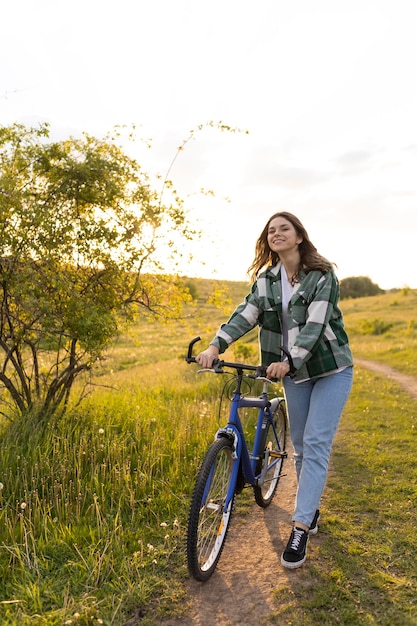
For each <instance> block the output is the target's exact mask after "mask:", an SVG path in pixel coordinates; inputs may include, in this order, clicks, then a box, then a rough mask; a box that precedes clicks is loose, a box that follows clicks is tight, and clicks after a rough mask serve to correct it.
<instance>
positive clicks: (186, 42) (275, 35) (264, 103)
mask: <svg viewBox="0 0 417 626" xmlns="http://www.w3.org/2000/svg"><path fill="white" fill-rule="evenodd" d="M416 17H417V3H416V2H415V0H393V1H391V0H346V1H345V0H343V1H339V0H314V1H313V0H257V2H254V1H253V0H251V1H249V0H210V2H208V1H203V0H147V1H144V0H118V1H117V2H115V1H113V2H109V1H107V0H72V1H71V2H68V1H66V0H36V2H35V1H34V0H14V2H11V1H10V2H8V6H7V7H3V8H2V36H1V39H0V55H1V56H0V58H1V71H0V123H1V124H9V123H12V122H15V121H18V122H23V123H25V124H34V123H37V122H39V121H48V122H50V124H51V128H52V131H53V134H54V137H59V138H66V137H68V135H70V134H73V135H76V134H79V133H80V132H81V131H87V132H89V133H90V134H96V135H102V134H104V133H105V132H106V131H109V130H111V129H112V128H113V126H115V125H116V124H136V125H137V127H138V136H139V137H142V138H151V139H152V145H153V149H152V150H151V151H145V150H144V149H142V148H139V147H138V156H139V158H140V161H141V165H142V167H143V169H145V170H147V171H151V172H155V173H157V172H160V173H162V174H163V173H165V172H166V170H167V168H168V167H169V163H170V162H171V160H172V158H173V156H174V155H175V153H176V149H177V147H178V146H179V145H180V144H181V142H182V141H183V140H184V139H185V138H186V137H187V136H188V132H189V131H190V130H191V129H193V128H196V127H197V126H198V125H199V124H204V123H205V122H208V121H210V120H212V121H214V122H217V121H220V120H221V121H223V122H224V123H226V124H229V125H230V126H233V127H239V128H241V129H246V130H248V131H249V134H248V135H246V134H244V133H237V134H231V133H220V132H219V131H216V130H213V129H206V130H203V131H202V132H201V133H198V135H197V136H196V139H195V140H194V141H192V142H190V143H189V144H188V145H187V147H186V149H185V150H184V152H183V153H181V154H180V155H179V157H178V159H177V160H176V162H175V165H174V167H173V169H172V171H171V178H172V179H173V180H174V181H175V183H176V184H177V187H178V191H179V192H180V195H182V196H183V197H186V196H190V201H189V202H190V207H193V214H192V215H193V216H195V219H196V220H198V223H199V224H200V226H201V227H202V228H203V233H204V234H203V239H202V242H201V243H200V244H199V246H198V248H197V249H196V257H197V259H200V260H204V261H205V266H203V267H202V266H200V265H198V264H196V265H195V266H188V267H187V269H186V271H185V273H187V274H189V275H190V274H192V275H201V276H205V277H208V276H214V277H216V278H226V279H232V280H245V279H246V270H247V267H248V265H249V264H250V263H251V261H252V258H253V253H254V245H255V240H256V238H257V237H258V235H259V234H260V232H261V230H262V229H263V227H264V225H265V223H266V221H267V219H268V218H269V217H270V215H271V214H272V213H274V212H276V211H278V210H287V211H292V212H293V213H295V214H296V215H298V216H299V217H300V218H301V220H302V221H303V222H304V224H305V226H306V227H307V230H308V231H309V234H310V237H311V239H312V241H313V243H314V244H315V245H316V246H317V248H318V250H319V252H321V254H323V255H324V256H327V257H328V258H329V259H330V260H332V261H334V262H335V263H337V266H338V275H339V277H340V278H344V277H346V276H359V275H360V276H369V277H370V278H371V279H372V280H373V281H374V282H376V283H378V284H379V285H380V286H381V287H383V288H385V289H389V288H391V287H402V286H405V285H408V286H410V287H414V288H416V287H417V276H416V267H417V263H416V260H415V251H416V249H417V241H416V235H417V114H416V111H417V80H416V60H417V37H416V23H417V20H416ZM201 187H204V188H206V189H213V190H214V191H215V194H216V195H215V197H214V198H208V199H200V197H199V196H198V195H195V193H196V192H197V191H198V190H199V189H200V188H201ZM226 197H227V198H229V199H230V201H226V200H225V199H224V198H226Z"/></svg>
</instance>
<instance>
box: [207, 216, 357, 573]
mask: <svg viewBox="0 0 417 626" xmlns="http://www.w3.org/2000/svg"><path fill="white" fill-rule="evenodd" d="M261 270H263V271H261ZM249 272H250V274H251V278H252V290H251V293H250V294H249V295H248V296H247V297H246V298H245V301H244V302H243V303H242V304H240V305H239V306H238V307H237V308H236V310H235V311H234V313H233V314H232V316H231V317H230V319H229V321H228V322H227V323H226V324H223V325H222V326H221V327H220V329H219V331H218V333H217V335H216V336H215V338H214V339H213V341H212V342H211V343H210V345H209V347H208V348H207V349H206V350H204V351H203V352H201V353H200V354H199V355H198V356H197V357H196V360H197V362H198V363H200V365H202V367H211V365H212V363H213V359H215V358H217V357H218V356H219V354H220V353H222V352H224V351H225V350H226V348H227V347H228V346H229V345H230V344H231V343H232V342H234V341H236V340H237V339H239V338H240V337H242V335H244V334H245V333H247V332H248V331H249V330H251V329H252V328H254V327H255V326H256V325H259V327H260V346H261V354H262V363H263V364H264V365H267V366H268V367H267V376H268V377H269V378H271V379H283V386H284V391H285V397H286V402H287V410H288V417H289V423H290V432H291V439H292V443H293V446H294V461H295V468H296V473H297V480H298V488H297V495H296V501H295V508H294V513H293V518H292V519H293V529H292V532H291V535H290V538H289V541H288V544H287V546H286V548H285V550H284V552H283V554H282V556H281V563H282V565H283V566H284V567H288V568H291V569H293V568H296V567H299V566H300V565H302V564H303V563H304V561H305V559H306V554H307V543H308V538H309V534H314V533H316V532H317V530H318V521H319V506H320V498H321V495H322V493H323V490H324V486H325V483H326V477H327V470H328V463H329V457H330V452H331V447H332V443H333V439H334V436H335V434H336V430H337V426H338V423H339V420H340V416H341V414H342V411H343V408H344V406H345V404H346V401H347V399H348V396H349V393H350V390H351V387H352V379H353V360H352V353H351V350H350V347H349V343H348V338H347V335H346V331H345V328H344V324H343V317H342V313H341V311H340V309H339V307H338V300H339V284H338V280H337V278H336V275H335V273H334V270H333V266H332V264H331V263H330V262H329V261H328V260H327V259H325V258H324V257H322V256H321V255H320V254H318V252H317V249H316V248H315V247H314V245H313V244H312V242H311V241H310V239H309V236H308V234H307V231H306V230H305V228H304V226H303V225H302V224H301V222H300V220H299V219H298V218H297V217H295V216H294V215H292V214H291V213H287V212H280V213H275V214H274V215H273V216H272V217H271V218H270V219H269V220H268V222H267V224H266V226H265V228H264V229H263V231H262V233H261V235H260V237H259V239H258V240H257V243H256V248H255V259H254V261H253V263H252V265H251V266H250V268H249ZM280 346H284V348H286V349H287V350H288V351H289V352H290V354H291V356H292V359H293V362H294V368H295V376H294V378H290V377H288V376H286V374H288V373H289V370H290V366H289V363H288V361H287V360H286V359H285V358H284V359H283V360H282V353H281V351H280Z"/></svg>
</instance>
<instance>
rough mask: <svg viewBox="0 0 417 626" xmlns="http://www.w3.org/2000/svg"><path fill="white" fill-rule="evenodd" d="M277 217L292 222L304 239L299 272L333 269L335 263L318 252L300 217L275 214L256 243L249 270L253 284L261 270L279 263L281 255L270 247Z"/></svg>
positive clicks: (300, 250) (301, 247) (290, 214)
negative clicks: (269, 232)
mask: <svg viewBox="0 0 417 626" xmlns="http://www.w3.org/2000/svg"><path fill="white" fill-rule="evenodd" d="M276 217H283V218H284V219H286V220H288V222H291V224H292V225H293V226H294V228H295V231H296V233H297V235H298V236H299V237H301V238H302V242H301V243H300V244H299V246H298V250H299V252H300V267H299V268H298V271H300V270H301V269H303V270H304V271H305V272H309V271H311V270H321V271H322V272H328V271H329V270H331V269H332V267H333V263H331V262H330V261H328V260H327V259H326V258H325V257H323V256H321V254H319V253H318V252H317V248H316V247H315V246H314V245H313V244H312V242H311V241H310V237H309V236H308V233H307V231H306V229H305V228H304V226H303V225H302V223H301V222H300V220H299V219H298V217H296V216H295V215H293V214H292V213H288V212H287V211H280V212H279V213H274V215H272V216H271V217H270V218H269V220H268V221H267V223H266V225H265V228H264V229H263V231H262V232H261V234H260V235H259V238H258V240H257V242H256V246H255V258H254V260H253V262H252V264H251V265H250V266H249V269H248V274H249V276H250V278H251V281H252V282H255V280H256V277H257V275H258V273H259V272H260V270H261V269H263V268H268V267H273V266H274V265H276V264H277V263H278V261H279V254H278V253H277V252H273V251H272V250H271V248H270V247H269V245H268V230H269V224H270V223H271V221H272V220H273V219H275V218H276ZM297 274H298V272H297ZM294 279H297V275H296V276H294Z"/></svg>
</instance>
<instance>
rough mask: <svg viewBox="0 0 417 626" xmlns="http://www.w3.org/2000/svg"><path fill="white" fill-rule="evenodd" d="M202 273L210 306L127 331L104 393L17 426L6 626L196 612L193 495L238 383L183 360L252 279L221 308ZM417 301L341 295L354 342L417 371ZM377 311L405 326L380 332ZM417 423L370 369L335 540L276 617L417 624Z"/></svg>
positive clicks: (0, 506)
mask: <svg viewBox="0 0 417 626" xmlns="http://www.w3.org/2000/svg"><path fill="white" fill-rule="evenodd" d="M197 284H198V291H199V302H198V307H196V306H189V307H188V308H187V310H186V317H185V318H184V319H183V320H182V321H178V322H177V323H176V324H174V325H171V326H168V325H163V324H155V323H154V324H151V323H148V322H146V323H145V322H143V323H141V324H140V326H138V327H137V328H132V329H130V330H129V332H127V331H126V332H125V333H124V334H122V335H120V337H119V338H118V340H117V341H116V342H115V343H114V345H113V347H112V349H111V350H109V352H108V354H107V355H106V358H105V359H103V361H102V362H101V365H100V367H99V368H98V370H97V373H96V375H95V377H94V379H93V380H92V382H93V383H94V386H93V388H92V389H93V390H92V393H91V395H90V396H89V398H88V399H86V400H85V401H84V403H83V404H81V405H80V406H79V407H78V408H74V409H73V410H72V411H71V412H70V413H69V414H68V415H67V416H66V417H65V418H62V419H59V420H58V419H57V420H55V421H54V422H52V423H50V424H49V425H47V426H46V427H45V428H43V429H40V428H39V427H38V426H37V425H36V424H34V423H31V421H30V419H29V420H28V422H27V423H26V424H24V425H22V424H7V423H3V425H2V432H1V439H0V483H1V484H2V485H3V487H2V489H0V579H1V581H2V584H1V586H0V623H1V624H2V625H4V626H12V625H16V626H17V625H25V624H31V625H38V624H39V625H40V624H42V625H44V624H48V625H51V626H54V625H55V624H56V625H57V626H58V625H62V624H70V623H71V624H74V625H76V624H87V625H90V624H91V625H96V624H100V623H102V624H106V625H107V624H108V625H110V624H112V625H114V626H122V625H123V624H125V623H126V621H127V620H128V618H129V617H130V616H132V615H136V616H141V623H142V624H144V626H146V624H155V623H158V620H159V619H160V618H161V616H163V615H169V614H172V613H174V614H175V613H180V612H181V610H182V600H183V596H184V588H183V582H184V580H185V578H186V576H187V572H186V566H185V556H184V548H183V546H184V535H185V528H186V520H187V513H188V503H189V496H190V493H191V490H192V486H193V480H194V476H195V473H196V471H197V468H198V466H199V463H200V460H201V458H202V455H203V453H204V451H205V449H206V447H207V445H208V443H209V442H210V441H211V439H212V437H213V434H214V432H215V430H216V428H217V426H218V409H219V404H218V398H219V394H220V391H221V387H222V384H223V382H224V380H223V379H221V377H213V376H197V375H196V369H195V368H193V367H189V366H187V365H186V364H185V362H184V356H185V352H186V348H187V343H188V340H189V339H190V338H191V337H192V336H194V335H196V334H197V333H201V335H202V338H203V341H202V346H204V345H205V344H206V343H207V341H208V340H209V339H210V338H211V336H212V335H213V333H214V331H215V330H216V328H217V327H218V325H219V324H220V323H221V322H222V321H223V320H224V319H225V317H227V315H228V314H229V313H230V312H231V311H232V309H233V308H234V306H235V305H236V304H237V303H238V302H239V301H240V300H241V299H242V297H243V296H244V295H245V293H246V290H247V286H246V285H245V284H244V283H236V284H234V283H230V284H228V285H226V286H227V288H228V289H229V291H230V302H229V303H228V304H227V305H226V307H225V308H226V309H227V310H226V311H225V310H223V311H222V310H219V309H217V308H216V307H215V306H214V305H212V304H210V303H209V302H208V298H209V294H210V290H211V289H212V288H213V281H198V283H197ZM214 286H216V285H214ZM416 304H417V294H416V292H413V291H408V292H404V293H402V292H399V293H397V294H386V295H384V296H377V297H375V298H365V299H361V300H351V301H350V300H349V301H346V302H344V303H343V302H342V307H343V310H344V313H345V319H346V324H347V327H348V329H349V333H350V336H351V340H352V346H353V350H354V353H355V354H356V355H357V356H361V357H362V358H369V359H375V360H380V361H384V362H387V363H388V364H390V365H391V366H393V367H396V368H397V369H400V370H402V371H404V372H406V373H408V374H414V375H415V374H417V372H416V368H417V365H416V363H417V359H416V358H415V356H416V328H415V322H414V319H415V313H414V311H415V310H416ZM363 320H367V322H368V324H367V325H364V323H363ZM378 320H382V321H383V322H384V324H382V327H383V328H384V325H387V324H390V325H391V326H390V328H389V329H388V330H386V331H385V332H382V333H380V334H373V333H374V332H379V330H380V329H381V324H380V322H379V321H378ZM256 344H257V338H256V333H252V334H251V335H250V336H248V337H247V338H246V339H245V341H244V342H242V345H243V346H244V349H242V348H239V347H237V350H236V351H235V354H237V355H239V354H246V355H248V358H251V359H252V360H254V361H256ZM242 350H243V352H242ZM239 351H241V352H239ZM232 354H233V353H232ZM223 410H225V407H223ZM416 429H417V423H416V411H415V402H413V401H412V400H411V399H410V398H409V397H408V395H407V394H405V393H404V392H403V391H402V390H401V389H400V388H399V387H398V386H396V385H394V384H393V383H391V382H389V381H387V380H385V379H383V378H381V377H378V376H376V375H374V374H371V373H369V372H367V371H365V370H362V369H360V368H357V372H356V378H355V383H354V389H353V392H352V396H351V398H350V400H349V404H348V406H347V409H346V411H345V414H344V416H343V419H342V423H341V427H340V430H339V433H338V436H337V439H336V443H335V448H334V453H333V457H332V472H331V474H330V476H329V481H328V486H327V489H326V492H325V493H326V495H325V498H324V501H323V523H322V525H321V532H320V535H319V536H320V540H319V541H316V542H315V543H314V542H311V546H312V547H311V552H310V561H309V567H308V568H305V570H304V568H303V570H302V571H301V572H299V573H298V574H299V576H298V580H300V581H301V584H300V586H299V587H297V586H294V587H291V586H290V587H285V588H283V589H277V590H276V591H275V596H276V607H275V611H274V613H273V614H271V616H270V623H275V622H277V623H278V622H281V623H282V622H284V623H288V624H290V623H296V622H298V623H303V624H306V625H309V624H317V623H319V622H323V623H324V624H378V625H379V624H382V625H384V624H386V625H387V626H388V625H389V626H392V625H394V626H395V625H396V624H398V625H399V626H402V625H407V624H417V613H416V608H415V600H414V596H415V588H416V583H417V581H416V569H415V560H414V555H415V552H416V548H417V545H416V539H415V532H414V527H415V522H414V520H415V518H416V512H417V511H416V508H417V490H416V484H417V470H416V469H415V460H414V459H415V436H416ZM242 510H243V511H244V510H245V502H244V501H243V500H242Z"/></svg>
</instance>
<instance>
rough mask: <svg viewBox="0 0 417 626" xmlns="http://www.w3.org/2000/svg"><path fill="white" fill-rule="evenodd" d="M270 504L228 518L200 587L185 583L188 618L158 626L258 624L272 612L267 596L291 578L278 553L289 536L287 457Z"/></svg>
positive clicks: (290, 470)
mask: <svg viewBox="0 0 417 626" xmlns="http://www.w3.org/2000/svg"><path fill="white" fill-rule="evenodd" d="M284 470H285V472H286V476H284V477H283V478H282V479H281V480H282V482H281V484H280V485H279V486H278V491H277V493H276V495H275V498H274V501H273V502H272V504H271V505H270V506H269V507H268V508H267V509H261V508H260V507H258V506H257V505H256V504H254V505H253V507H252V509H251V510H250V512H249V513H247V514H246V513H245V514H244V515H241V516H239V515H235V516H234V517H233V518H232V522H231V526H230V529H229V534H228V537H227V541H226V545H225V547H224V550H223V553H222V556H221V558H220V561H219V564H218V566H217V568H216V571H215V572H214V574H213V576H212V577H211V578H210V579H209V580H208V581H207V582H206V583H199V582H197V581H195V580H189V581H187V583H186V591H187V596H188V598H189V610H188V611H187V615H188V617H183V618H179V619H168V620H165V621H163V622H161V624H163V625H164V626H191V625H193V626H194V625H196V626H231V625H232V624H261V623H262V618H263V617H265V616H267V615H270V614H271V613H272V612H273V606H272V601H271V594H272V592H273V590H274V589H276V588H277V587H279V586H281V585H286V586H288V583H289V580H291V579H292V580H293V579H294V578H295V576H296V574H297V573H296V572H292V571H288V570H285V569H284V568H283V567H282V566H281V562H280V559H281V552H282V549H283V545H284V544H285V543H286V542H287V540H288V536H289V533H290V531H291V514H292V509H293V505H294V497H295V491H296V478H295V471H294V464H293V462H292V454H290V455H289V458H288V459H287V461H286V463H285V465H284Z"/></svg>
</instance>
